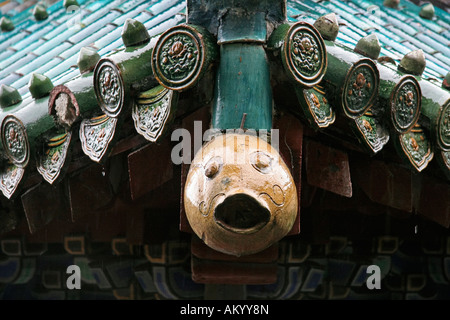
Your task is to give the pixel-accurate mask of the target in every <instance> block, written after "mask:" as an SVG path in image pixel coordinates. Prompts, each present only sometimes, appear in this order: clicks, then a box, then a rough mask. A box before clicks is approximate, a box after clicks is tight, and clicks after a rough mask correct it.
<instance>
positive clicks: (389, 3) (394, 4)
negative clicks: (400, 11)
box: [383, 0, 400, 8]
mask: <svg viewBox="0 0 450 320" xmlns="http://www.w3.org/2000/svg"><path fill="white" fill-rule="evenodd" d="M399 4H400V0H384V2H383V5H384V6H385V7H389V8H398V6H399Z"/></svg>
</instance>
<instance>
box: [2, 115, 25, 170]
mask: <svg viewBox="0 0 450 320" xmlns="http://www.w3.org/2000/svg"><path fill="white" fill-rule="evenodd" d="M2 143H3V148H4V150H5V153H6V156H7V157H8V159H9V160H10V161H11V162H12V163H13V164H15V165H16V166H18V167H19V168H24V167H26V166H27V164H28V161H29V159H30V145H29V143H28V137H27V133H26V130H25V127H24V125H23V124H22V122H21V121H20V120H19V119H17V118H16V117H15V116H13V115H9V116H7V117H6V118H5V119H3V122H2Z"/></svg>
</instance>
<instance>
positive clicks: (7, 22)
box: [0, 17, 14, 32]
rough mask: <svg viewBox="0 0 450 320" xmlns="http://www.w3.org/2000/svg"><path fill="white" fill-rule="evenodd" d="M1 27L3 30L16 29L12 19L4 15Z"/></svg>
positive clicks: (0, 23) (0, 22)
mask: <svg viewBox="0 0 450 320" xmlns="http://www.w3.org/2000/svg"><path fill="white" fill-rule="evenodd" d="M0 29H1V30H2V31H3V32H8V31H12V30H14V23H13V22H12V21H11V19H9V18H7V17H2V18H1V19H0Z"/></svg>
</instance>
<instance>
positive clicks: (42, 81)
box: [28, 73, 53, 99]
mask: <svg viewBox="0 0 450 320" xmlns="http://www.w3.org/2000/svg"><path fill="white" fill-rule="evenodd" d="M28 89H29V90H30V93H31V96H32V97H33V98H35V99H39V98H42V97H45V96H47V95H48V94H49V93H50V91H51V90H52V89H53V83H52V81H51V80H50V78H48V77H46V76H44V75H42V74H39V73H33V74H32V75H31V78H30V81H29V82H28Z"/></svg>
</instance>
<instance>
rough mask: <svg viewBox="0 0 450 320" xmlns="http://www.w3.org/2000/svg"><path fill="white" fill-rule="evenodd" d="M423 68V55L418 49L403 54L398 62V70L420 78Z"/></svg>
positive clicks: (424, 60)
mask: <svg viewBox="0 0 450 320" xmlns="http://www.w3.org/2000/svg"><path fill="white" fill-rule="evenodd" d="M425 67H426V59H425V54H424V53H423V51H422V49H418V50H414V51H411V52H408V53H407V54H405V55H404V56H403V58H402V60H401V61H400V64H399V66H398V69H399V70H400V71H402V72H405V73H409V74H413V75H416V76H421V75H422V73H423V71H424V70H425Z"/></svg>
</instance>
